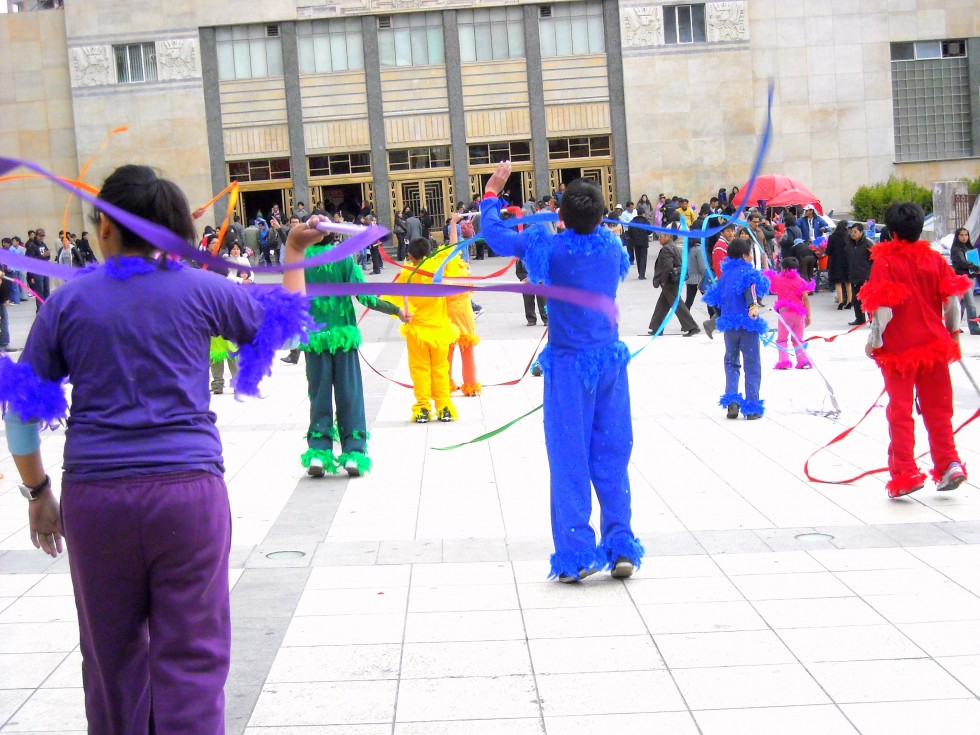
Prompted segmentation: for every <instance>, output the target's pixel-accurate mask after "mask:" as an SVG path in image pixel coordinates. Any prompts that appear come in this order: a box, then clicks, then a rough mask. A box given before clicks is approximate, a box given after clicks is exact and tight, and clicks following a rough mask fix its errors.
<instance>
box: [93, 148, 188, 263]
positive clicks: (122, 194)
mask: <svg viewBox="0 0 980 735" xmlns="http://www.w3.org/2000/svg"><path fill="white" fill-rule="evenodd" d="M99 198H100V199H102V200H103V201H106V202H108V203H109V204H114V205H115V206H117V207H119V208H120V209H123V210H125V211H127V212H129V213H131V214H135V215H137V216H138V217H142V218H143V219H145V220H149V221H150V222H153V223H155V224H158V225H161V226H162V227H166V228H167V229H168V230H170V231H172V232H174V233H175V234H176V235H178V236H179V237H180V238H181V239H182V240H186V241H187V242H189V243H190V242H193V241H194V240H195V239H197V238H196V234H195V231H194V220H193V219H192V218H191V208H190V205H189V204H188V203H187V197H185V196H184V192H182V191H181V190H180V188H179V187H178V186H177V185H176V184H175V183H173V182H172V181H168V180H167V179H162V178H160V177H159V176H157V173H156V171H154V170H153V169H152V168H150V167H149V166H137V165H134V164H127V165H125V166H120V167H119V168H117V169H116V170H115V171H113V172H112V173H111V174H110V175H109V178H107V179H106V180H105V183H104V184H102V190H101V192H100V193H99ZM99 214H100V212H99V211H98V210H96V212H95V215H94V221H95V222H96V223H98V221H99V220H98V217H99ZM102 214H104V213H102ZM105 216H106V218H107V219H108V220H109V221H110V222H112V224H113V225H115V227H116V229H117V230H118V231H119V235H120V237H121V238H122V242H123V245H124V246H125V247H126V248H127V249H129V250H145V251H151V250H154V249H155V246H154V245H153V244H152V243H150V242H147V241H146V240H144V239H143V238H142V237H140V236H139V235H137V234H136V233H135V232H133V231H132V230H130V229H129V228H128V227H125V226H124V225H121V224H119V223H118V222H116V221H115V220H114V219H113V218H112V217H111V216H110V215H108V214H106V215H105Z"/></svg>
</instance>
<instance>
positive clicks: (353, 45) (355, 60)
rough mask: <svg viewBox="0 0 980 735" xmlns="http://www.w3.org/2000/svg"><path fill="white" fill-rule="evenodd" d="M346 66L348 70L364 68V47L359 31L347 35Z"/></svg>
mask: <svg viewBox="0 0 980 735" xmlns="http://www.w3.org/2000/svg"><path fill="white" fill-rule="evenodd" d="M347 66H348V68H349V69H363V68H364V45H363V44H362V43H361V32H360V31H359V30H358V31H355V32H353V33H348V34H347Z"/></svg>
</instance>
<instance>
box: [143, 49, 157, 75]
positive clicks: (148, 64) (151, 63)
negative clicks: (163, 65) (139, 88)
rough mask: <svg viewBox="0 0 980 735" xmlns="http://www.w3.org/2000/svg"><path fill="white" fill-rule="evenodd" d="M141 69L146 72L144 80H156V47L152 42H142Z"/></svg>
mask: <svg viewBox="0 0 980 735" xmlns="http://www.w3.org/2000/svg"><path fill="white" fill-rule="evenodd" d="M143 70H144V71H145V72H146V81H148V82H155V81H157V47H156V44H153V43H144V44H143Z"/></svg>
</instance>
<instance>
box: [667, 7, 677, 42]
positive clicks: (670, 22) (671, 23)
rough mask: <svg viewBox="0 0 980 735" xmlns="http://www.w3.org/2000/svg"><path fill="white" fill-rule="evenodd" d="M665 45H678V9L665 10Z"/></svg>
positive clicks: (668, 8)
mask: <svg viewBox="0 0 980 735" xmlns="http://www.w3.org/2000/svg"><path fill="white" fill-rule="evenodd" d="M664 43H668V44H670V43H677V8H670V7H666V8H664Z"/></svg>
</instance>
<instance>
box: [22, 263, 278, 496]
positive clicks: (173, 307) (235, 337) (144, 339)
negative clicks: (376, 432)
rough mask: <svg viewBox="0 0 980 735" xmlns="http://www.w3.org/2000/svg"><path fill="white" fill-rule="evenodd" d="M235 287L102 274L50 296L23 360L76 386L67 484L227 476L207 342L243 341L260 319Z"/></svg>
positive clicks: (218, 281)
mask: <svg viewBox="0 0 980 735" xmlns="http://www.w3.org/2000/svg"><path fill="white" fill-rule="evenodd" d="M248 291H249V289H248V287H243V286H240V285H237V284H235V283H233V282H232V281H229V280H228V279H227V278H224V277H222V276H219V275H217V274H215V273H210V272H207V271H201V270H195V269H192V268H177V269H162V268H154V269H153V270H152V271H150V272H147V273H139V274H135V275H130V276H128V277H125V278H119V277H118V276H113V275H110V274H109V273H108V272H107V270H106V268H104V267H103V268H99V269H97V270H95V271H93V272H91V273H86V274H83V275H80V276H77V277H76V278H74V279H72V280H71V281H69V282H68V283H66V284H65V285H63V286H61V287H60V288H58V289H56V290H55V291H54V292H53V293H52V294H51V297H50V299H48V301H47V303H45V304H44V306H43V307H42V308H41V310H40V311H39V312H38V315H37V319H36V320H35V322H34V326H33V327H32V329H31V333H30V336H28V338H27V345H26V346H25V348H24V353H23V355H22V357H21V359H20V362H21V363H24V362H27V363H29V364H30V365H31V367H32V368H33V370H34V372H35V373H36V374H37V375H38V377H40V378H42V379H44V380H51V381H60V380H62V379H63V378H66V377H67V378H68V379H69V380H70V382H71V384H72V394H71V410H70V413H69V417H68V420H67V429H66V440H65V464H64V470H65V473H66V475H70V476H73V477H78V478H80V479H81V478H82V477H83V476H84V479H106V478H113V477H123V476H128V475H149V474H163V473H169V472H178V471H184V470H205V471H207V472H211V473H213V474H216V475H222V474H223V473H224V463H223V459H222V456H221V439H220V437H219V435H218V429H217V427H216V426H215V418H216V417H215V414H214V413H213V412H212V411H211V410H210V398H211V394H210V391H209V382H208V381H209V378H210V375H209V373H208V365H209V363H210V358H209V351H210V341H211V337H212V336H220V337H225V338H226V339H229V340H231V341H232V342H235V343H237V344H245V343H247V342H250V341H251V340H252V339H253V338H254V337H255V334H256V331H257V330H258V328H259V326H260V324H261V323H262V316H263V309H262V306H261V305H259V304H258V303H257V302H256V301H255V300H253V299H252V298H251V297H250V296H249V293H248Z"/></svg>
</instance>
